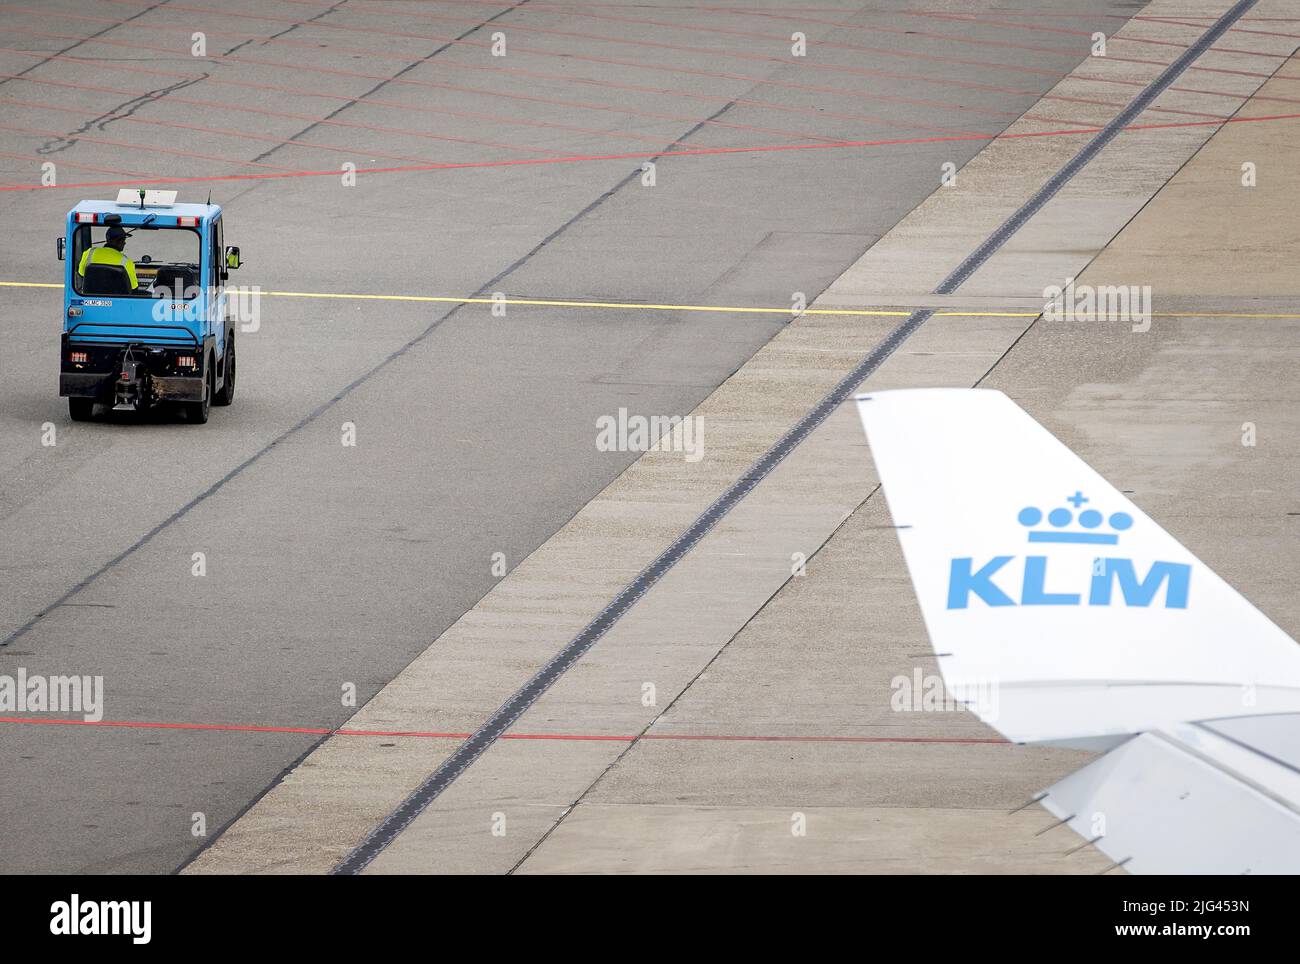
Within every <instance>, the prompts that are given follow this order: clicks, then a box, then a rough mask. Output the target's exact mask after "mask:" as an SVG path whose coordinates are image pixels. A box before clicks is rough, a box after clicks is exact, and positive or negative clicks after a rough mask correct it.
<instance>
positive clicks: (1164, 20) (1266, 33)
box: [1133, 16, 1300, 40]
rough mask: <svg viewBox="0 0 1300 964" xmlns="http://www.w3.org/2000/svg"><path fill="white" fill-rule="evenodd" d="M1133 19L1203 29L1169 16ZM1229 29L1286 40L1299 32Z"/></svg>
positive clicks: (1200, 25)
mask: <svg viewBox="0 0 1300 964" xmlns="http://www.w3.org/2000/svg"><path fill="white" fill-rule="evenodd" d="M1133 19H1134V20H1142V21H1145V22H1146V23H1167V24H1172V25H1173V26H1175V27H1195V28H1196V29H1197V30H1203V29H1205V26H1204V24H1199V23H1187V22H1186V21H1185V20H1175V19H1172V18H1170V17H1154V16H1146V17H1134V18H1133ZM1229 29H1230V30H1231V31H1232V32H1234V33H1253V34H1259V35H1261V36H1264V37H1282V38H1284V39H1287V40H1297V39H1300V33H1278V32H1277V31H1275V30H1252V29H1250V28H1249V27H1231V28H1229Z"/></svg>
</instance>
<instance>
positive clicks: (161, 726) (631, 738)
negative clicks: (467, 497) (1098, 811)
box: [0, 716, 1009, 746]
mask: <svg viewBox="0 0 1300 964" xmlns="http://www.w3.org/2000/svg"><path fill="white" fill-rule="evenodd" d="M0 723H14V724H20V725H21V724H29V725H33V726H87V727H106V728H118V729H132V730H188V731H198V732H217V733H287V734H305V735H307V736H357V737H387V738H395V737H408V738H415V739H426V740H430V739H431V740H464V739H467V738H468V737H470V736H471V735H472V734H470V733H453V732H443V731H439V730H352V729H338V730H331V729H329V728H328V727H313V726H254V725H249V724H239V723H160V722H156V721H141V720H58V719H50V718H48V717H26V716H0ZM501 738H502V739H503V740H535V741H556V742H564V743H571V742H601V743H635V742H637V741H638V740H671V741H682V742H692V741H704V742H719V743H864V744H869V743H920V744H926V743H929V744H995V745H1003V746H1005V745H1009V741H1008V740H1001V739H992V738H983V737H922V736H748V735H739V734H720V733H643V734H633V735H624V734H615V733H506V734H505V735H504V736H502V737H501Z"/></svg>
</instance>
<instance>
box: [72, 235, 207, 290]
mask: <svg viewBox="0 0 1300 964" xmlns="http://www.w3.org/2000/svg"><path fill="white" fill-rule="evenodd" d="M125 230H126V231H127V232H128V237H127V238H126V246H125V247H124V248H123V249H122V255H123V257H124V258H125V261H129V262H130V263H131V265H132V267H133V268H134V269H135V277H136V287H135V288H134V289H132V288H131V286H130V281H129V280H128V279H129V275H128V273H127V271H126V268H125V263H124V261H123V258H119V257H118V256H117V255H115V254H107V255H106V254H95V253H94V252H97V251H103V250H105V249H106V245H105V244H104V242H105V240H106V236H107V234H108V227H107V226H106V225H99V224H93V225H92V224H82V225H78V227H77V230H76V231H75V232H74V233H73V238H72V265H73V272H72V286H73V288H75V289H76V291H77V294H81V295H114V296H117V297H127V298H130V297H135V298H155V297H167V298H185V299H190V298H194V297H196V296H197V295H198V284H199V257H200V252H201V251H202V242H201V239H200V236H199V232H198V231H196V230H194V229H193V228H178V227H175V226H168V227H161V228H152V227H148V226H144V227H141V226H130V225H128V226H126V227H125ZM107 250H111V249H107Z"/></svg>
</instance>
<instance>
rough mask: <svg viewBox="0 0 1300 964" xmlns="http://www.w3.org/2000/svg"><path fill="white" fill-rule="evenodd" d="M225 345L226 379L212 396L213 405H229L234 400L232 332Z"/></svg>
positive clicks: (233, 343)
mask: <svg viewBox="0 0 1300 964" xmlns="http://www.w3.org/2000/svg"><path fill="white" fill-rule="evenodd" d="M228 338H229V342H228V343H227V345H226V380H225V381H224V382H223V383H222V384H221V391H219V392H217V393H216V394H215V395H213V396H212V404H213V405H229V404H230V403H231V402H233V401H234V400H235V367H236V366H235V335H234V333H233V332H232V333H231V334H230V335H229V336H228Z"/></svg>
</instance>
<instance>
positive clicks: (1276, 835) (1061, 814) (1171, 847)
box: [1040, 716, 1300, 874]
mask: <svg viewBox="0 0 1300 964" xmlns="http://www.w3.org/2000/svg"><path fill="white" fill-rule="evenodd" d="M1290 719H1291V728H1292V733H1293V734H1296V733H1300V729H1298V727H1300V717H1294V716H1293V717H1291V718H1290ZM1225 749H1226V748H1225V747H1224V746H1223V745H1222V740H1221V738H1220V737H1218V736H1217V735H1216V734H1214V733H1212V732H1211V731H1209V730H1207V729H1205V728H1202V727H1196V726H1184V727H1180V728H1179V729H1178V730H1177V731H1175V732H1163V731H1162V732H1157V733H1143V734H1141V735H1139V736H1135V737H1133V738H1132V739H1130V740H1128V741H1126V742H1125V743H1123V744H1122V745H1120V746H1119V747H1117V748H1116V749H1114V750H1111V751H1110V752H1109V753H1106V754H1105V755H1104V756H1102V757H1099V758H1098V759H1096V760H1094V761H1093V762H1092V763H1090V764H1088V765H1087V766H1085V767H1083V768H1082V769H1080V770H1077V771H1075V772H1074V773H1072V774H1070V775H1069V776H1067V777H1065V778H1064V779H1062V780H1060V781H1058V782H1057V783H1055V784H1053V785H1052V786H1051V787H1050V788H1049V789H1048V791H1047V793H1046V795H1045V796H1043V797H1042V799H1041V801H1040V802H1041V803H1042V805H1043V806H1044V807H1046V808H1047V810H1048V811H1050V812H1051V813H1052V814H1054V815H1055V816H1056V817H1057V818H1058V819H1059V820H1063V821H1065V822H1066V823H1067V825H1068V826H1069V827H1070V829H1072V830H1073V831H1075V832H1076V833H1077V834H1079V835H1080V836H1081V837H1083V838H1084V839H1085V840H1089V841H1092V842H1093V843H1094V846H1096V847H1097V848H1098V849H1099V850H1101V851H1102V853H1104V854H1105V855H1106V856H1108V857H1110V858H1111V860H1112V861H1114V862H1115V863H1116V864H1118V865H1120V866H1122V867H1123V868H1124V869H1125V870H1127V871H1129V872H1130V873H1136V874H1283V873H1288V874H1289V873H1295V869H1296V868H1297V867H1300V812H1297V809H1296V806H1297V801H1300V795H1298V794H1300V774H1296V773H1295V772H1294V771H1291V770H1290V769H1289V768H1288V767H1284V766H1282V765H1280V764H1277V763H1275V762H1273V761H1271V760H1269V759H1267V758H1265V757H1262V756H1258V755H1256V754H1253V753H1251V751H1249V750H1245V749H1243V750H1242V751H1241V752H1242V753H1245V754H1250V756H1248V757H1242V756H1240V755H1237V754H1234V753H1232V751H1231V750H1230V749H1226V752H1225Z"/></svg>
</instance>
